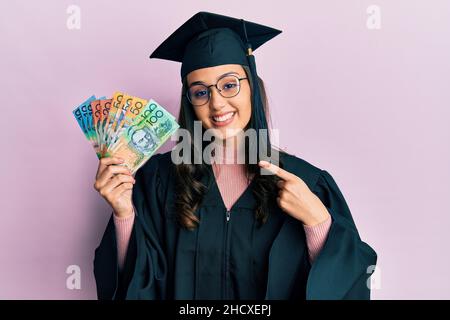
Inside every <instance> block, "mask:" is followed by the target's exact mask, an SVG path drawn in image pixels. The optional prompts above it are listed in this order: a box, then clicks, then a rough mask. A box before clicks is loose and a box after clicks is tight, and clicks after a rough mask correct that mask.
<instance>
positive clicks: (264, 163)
mask: <svg viewBox="0 0 450 320" xmlns="http://www.w3.org/2000/svg"><path fill="white" fill-rule="evenodd" d="M259 165H260V166H261V167H267V166H268V165H269V163H268V162H267V161H264V160H261V161H260V162H259Z"/></svg>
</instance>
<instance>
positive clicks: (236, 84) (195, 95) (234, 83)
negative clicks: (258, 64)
mask: <svg viewBox="0 0 450 320" xmlns="http://www.w3.org/2000/svg"><path fill="white" fill-rule="evenodd" d="M245 79H247V78H239V77H237V76H235V75H226V76H223V77H222V78H220V79H219V80H218V81H217V83H216V84H212V85H209V86H206V85H204V84H201V83H200V84H197V83H194V84H192V85H191V86H190V87H189V88H188V90H187V91H186V97H187V99H188V100H189V102H190V103H191V104H192V105H193V106H196V107H198V106H202V105H204V104H207V103H208V102H209V99H211V89H210V88H211V87H216V89H217V91H219V93H220V95H221V96H222V97H224V98H232V97H234V96H237V95H238V94H239V91H240V90H241V80H245Z"/></svg>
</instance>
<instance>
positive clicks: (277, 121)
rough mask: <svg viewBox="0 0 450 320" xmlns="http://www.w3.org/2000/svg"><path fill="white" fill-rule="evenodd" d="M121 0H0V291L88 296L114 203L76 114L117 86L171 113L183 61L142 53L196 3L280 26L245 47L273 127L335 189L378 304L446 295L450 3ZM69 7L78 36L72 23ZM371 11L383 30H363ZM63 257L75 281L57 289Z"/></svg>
mask: <svg viewBox="0 0 450 320" xmlns="http://www.w3.org/2000/svg"><path fill="white" fill-rule="evenodd" d="M120 3H121V4H119V1H116V2H114V4H113V2H112V1H87V0H84V1H81V0H72V1H3V2H2V3H1V4H0V39H1V46H0V52H1V59H0V70H1V78H0V90H1V93H2V94H1V96H2V97H3V98H2V100H3V103H2V105H3V107H2V108H1V109H2V112H3V121H2V132H3V139H1V147H0V149H1V150H2V153H1V160H0V161H1V162H0V164H1V168H2V171H3V173H2V175H1V177H2V178H1V185H0V194H1V213H2V218H1V223H0V270H1V272H0V298H3V299H94V298H96V293H95V283H94V277H93V274H92V261H93V255H94V249H95V247H96V246H97V245H98V243H99V241H100V238H101V236H102V234H103V231H104V228H105V225H106V222H107V220H108V218H109V216H110V209H109V207H108V205H107V204H106V202H104V200H103V199H102V198H101V197H100V196H99V195H98V194H97V192H96V191H95V190H94V189H93V182H94V175H95V172H96V169H97V158H96V156H95V154H94V152H93V150H92V148H91V146H90V145H89V144H88V142H87V141H86V140H85V138H84V136H83V134H82V133H81V131H80V129H79V127H78V124H77V123H76V121H75V119H74V118H73V116H72V113H71V112H72V109H73V108H74V106H75V105H77V104H78V103H80V102H81V101H82V100H83V99H85V98H87V97H88V96H90V95H91V94H96V95H97V96H101V95H106V96H111V94H112V93H113V92H114V91H115V90H123V91H126V92H128V93H130V94H132V95H136V96H141V97H146V98H150V97H152V98H154V99H155V100H156V101H158V102H160V103H161V104H162V105H163V106H165V107H166V108H168V109H169V110H170V111H171V112H173V113H178V102H179V94H180V89H181V82H180V78H179V70H180V65H179V64H177V63H172V62H167V61H162V60H149V59H148V55H149V54H150V53H151V52H152V51H153V50H154V49H155V48H156V46H157V45H159V43H160V42H161V41H162V40H164V39H165V38H166V36H168V35H169V34H170V33H171V32H172V31H174V30H175V29H176V28H177V27H178V26H179V25H181V23H183V22H184V21H185V20H187V19H188V18H190V17H191V16H192V15H193V14H195V13H196V12H198V11H202V10H203V11H212V12H216V13H221V14H225V15H232V16H236V17H242V18H245V19H247V20H251V21H255V22H259V23H262V24H267V25H271V26H273V27H275V28H279V29H281V30H283V31H284V32H283V33H282V34H281V35H280V36H278V37H276V38H275V39H274V40H272V41H270V42H269V43H268V44H267V45H265V46H263V47H261V48H260V49H258V50H257V51H256V54H255V55H256V60H257V64H258V70H259V74H260V76H261V77H262V78H263V79H264V80H265V82H266V85H267V89H268V93H269V98H270V102H271V108H272V117H273V124H274V127H275V128H278V129H280V142H281V146H282V147H284V148H287V150H288V151H290V152H292V153H294V154H296V155H297V156H299V157H301V158H304V159H305V160H307V161H309V162H311V163H313V164H315V165H316V166H319V167H321V168H323V169H326V170H328V171H329V172H330V173H331V174H332V175H333V176H334V178H335V179H336V181H337V183H338V185H339V186H340V188H341V189H342V191H343V193H344V196H345V197H346V199H347V201H348V203H349V206H350V208H351V210H352V213H353V216H354V219H355V221H356V224H357V226H358V228H359V231H360V234H361V236H362V238H363V240H365V241H366V242H368V243H369V244H370V245H371V246H372V247H373V248H374V249H375V250H376V251H377V253H378V255H379V260H378V266H379V268H380V269H379V277H380V284H381V286H380V288H379V289H376V290H373V293H372V297H373V298H374V299H433V298H437V299H444V298H445V299H449V298H450V275H449V273H448V267H449V263H450V250H448V249H447V244H448V242H449V240H450V233H449V232H448V229H449V225H450V202H449V198H450V182H449V181H450V168H449V164H450V150H449V149H450V147H449V141H450V139H449V138H450V126H449V119H450V111H449V107H450V105H449V101H450V86H449V84H450V62H449V61H450V60H449V56H450V36H449V30H450V17H449V14H450V2H449V1H444V0H443V1H437V0H436V1H411V0H408V1H406V0H403V1H387V0H382V1H381V0H378V1H375V2H374V1H366V0H353V1H339V2H338V1H261V0H257V1H256V0H253V1H242V0H240V1H234V0H228V1H192V0H190V1H170V0H165V1H120ZM71 4H74V5H78V6H79V7H80V8H81V29H80V30H69V29H68V28H67V27H66V20H67V18H68V16H69V15H68V14H67V13H66V9H67V7H68V6H69V5H71ZM275 4H276V5H277V6H275ZM372 4H375V5H378V6H379V7H380V9H381V29H379V30H370V29H368V28H367V26H366V20H367V19H368V14H367V13H366V9H367V7H368V6H369V5H372ZM168 147H169V145H166V146H165V147H164V150H167V149H168ZM69 265H79V266H80V268H81V289H80V290H69V289H67V288H66V278H67V277H68V274H66V268H67V267H68V266H69Z"/></svg>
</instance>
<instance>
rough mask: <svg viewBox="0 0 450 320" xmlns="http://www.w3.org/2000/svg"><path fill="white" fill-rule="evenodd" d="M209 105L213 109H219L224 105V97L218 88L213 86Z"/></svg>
mask: <svg viewBox="0 0 450 320" xmlns="http://www.w3.org/2000/svg"><path fill="white" fill-rule="evenodd" d="M209 106H210V108H212V109H215V110H220V109H222V108H223V107H224V106H225V98H224V97H222V96H221V95H220V92H219V90H218V89H217V88H216V87H214V86H213V87H211V98H210V101H209Z"/></svg>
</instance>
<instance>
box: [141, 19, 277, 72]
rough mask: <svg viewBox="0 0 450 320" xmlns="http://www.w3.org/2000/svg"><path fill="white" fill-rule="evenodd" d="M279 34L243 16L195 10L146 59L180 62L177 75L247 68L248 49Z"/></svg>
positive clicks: (254, 47) (253, 48)
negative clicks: (226, 66) (234, 66)
mask: <svg viewBox="0 0 450 320" xmlns="http://www.w3.org/2000/svg"><path fill="white" fill-rule="evenodd" d="M280 33H281V31H280V30H277V29H273V28H270V27H267V26H263V25H260V24H257V23H253V22H248V21H245V20H243V19H236V18H232V17H227V16H223V15H218V14H214V13H210V12H199V13H197V14H195V15H194V16H192V17H191V18H190V19H189V20H188V21H186V22H185V23H184V24H183V25H182V26H181V27H179V28H178V29H177V30H176V31H175V32H174V33H172V34H171V35H170V36H169V37H168V38H167V39H166V40H165V41H164V42H163V43H162V44H161V45H160V46H159V47H158V48H157V49H156V50H155V51H154V52H153V53H152V54H151V55H150V58H159V59H165V60H172V61H178V62H181V63H182V66H181V78H184V77H185V76H186V75H187V74H188V73H189V72H191V71H193V70H196V69H201V68H206V67H212V66H217V65H223V64H241V65H247V66H250V67H251V65H250V63H249V61H248V59H247V54H250V56H251V55H252V54H251V53H252V50H256V49H257V48H258V47H260V46H261V45H262V44H264V43H265V42H267V41H269V40H270V39H272V38H273V37H275V36H277V35H278V34H280ZM249 49H250V50H249Z"/></svg>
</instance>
